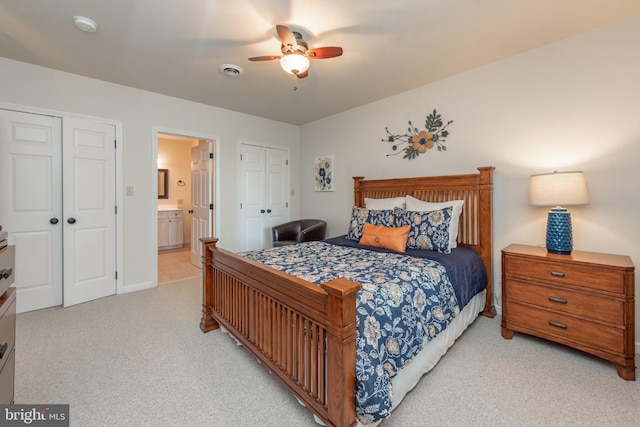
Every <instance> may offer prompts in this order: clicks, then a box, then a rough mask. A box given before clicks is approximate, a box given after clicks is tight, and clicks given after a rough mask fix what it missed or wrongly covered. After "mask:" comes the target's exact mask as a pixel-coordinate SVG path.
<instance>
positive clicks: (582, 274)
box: [504, 258, 624, 294]
mask: <svg viewBox="0 0 640 427" xmlns="http://www.w3.org/2000/svg"><path fill="white" fill-rule="evenodd" d="M504 273H505V274H506V275H509V276H518V277H522V278H527V279H531V280H538V281H544V282H548V283H558V284H563V283H564V284H567V283H569V284H572V285H577V286H583V287H587V288H592V289H601V290H605V291H609V292H615V293H619V294H622V293H623V292H624V280H623V275H622V273H618V272H617V271H614V270H603V269H601V268H594V267H589V266H584V265H576V264H569V263H566V262H565V263H561V262H551V261H540V260H526V259H518V258H513V259H510V260H509V263H508V264H507V265H506V266H505V271H504Z"/></svg>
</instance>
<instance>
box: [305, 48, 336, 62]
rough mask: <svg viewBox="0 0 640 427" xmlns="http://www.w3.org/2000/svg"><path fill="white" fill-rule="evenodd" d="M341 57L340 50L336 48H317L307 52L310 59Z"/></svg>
mask: <svg viewBox="0 0 640 427" xmlns="http://www.w3.org/2000/svg"><path fill="white" fill-rule="evenodd" d="M340 55H342V48H341V47H337V46H327V47H318V48H316V49H310V50H308V51H307V56H308V57H309V58H310V59H325V58H335V57H336V56H340Z"/></svg>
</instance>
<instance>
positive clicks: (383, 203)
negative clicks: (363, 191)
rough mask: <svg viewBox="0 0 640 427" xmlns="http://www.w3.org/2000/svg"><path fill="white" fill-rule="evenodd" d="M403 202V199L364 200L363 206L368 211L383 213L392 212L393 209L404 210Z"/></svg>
mask: <svg viewBox="0 0 640 427" xmlns="http://www.w3.org/2000/svg"><path fill="white" fill-rule="evenodd" d="M404 205H405V201H404V197H391V198H388V199H369V198H367V197H365V198H364V206H365V208H367V209H369V210H375V211H384V210H389V209H391V210H393V208H402V209H404Z"/></svg>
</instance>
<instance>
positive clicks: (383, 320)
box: [242, 242, 460, 424]
mask: <svg viewBox="0 0 640 427" xmlns="http://www.w3.org/2000/svg"><path fill="white" fill-rule="evenodd" d="M242 255H244V256H246V257H248V258H250V259H253V260H255V261H258V262H260V263H262V264H265V265H268V266H270V267H273V268H275V269H278V270H281V271H284V272H286V273H288V274H291V275H293V276H296V277H299V278H301V279H304V280H307V281H309V282H312V283H315V284H318V285H319V284H322V283H325V282H328V281H330V280H333V279H336V278H339V277H342V278H345V279H349V280H353V281H355V282H359V283H361V284H362V289H361V290H360V291H359V293H358V298H357V313H358V315H357V316H356V320H357V339H356V349H357V360H356V383H357V387H356V388H357V390H356V407H357V416H358V420H359V421H360V422H361V423H363V424H369V423H371V422H375V421H377V420H380V419H383V418H386V417H387V416H389V414H390V409H391V393H392V390H391V388H392V387H391V378H393V377H394V376H395V375H396V373H397V372H398V371H399V370H400V369H402V367H403V366H405V365H407V364H408V363H410V362H411V360H412V359H413V357H414V356H415V355H416V354H417V353H418V352H419V351H420V350H421V349H422V348H423V347H424V345H425V344H426V343H427V342H429V341H430V340H431V339H432V338H434V337H435V336H436V335H437V334H438V333H439V332H441V331H443V330H444V329H445V328H446V327H447V325H448V324H449V322H451V320H452V319H453V318H454V317H455V316H456V315H457V314H458V313H459V312H460V308H459V306H458V301H457V299H456V296H455V293H454V290H453V287H452V285H451V282H450V281H449V279H448V277H447V274H446V271H445V269H444V267H443V266H442V265H441V264H439V263H437V262H435V261H431V260H428V259H420V258H412V257H408V256H404V255H400V254H389V253H379V252H374V251H369V250H366V249H359V248H351V247H345V246H337V245H333V244H330V243H325V242H307V243H302V244H298V245H290V246H282V247H277V248H270V249H265V250H261V251H252V252H246V253H243V254H242Z"/></svg>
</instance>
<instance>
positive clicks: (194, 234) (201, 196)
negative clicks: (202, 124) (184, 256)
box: [191, 141, 214, 268]
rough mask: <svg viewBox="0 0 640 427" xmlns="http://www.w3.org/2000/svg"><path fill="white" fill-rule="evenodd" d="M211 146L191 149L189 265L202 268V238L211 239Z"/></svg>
mask: <svg viewBox="0 0 640 427" xmlns="http://www.w3.org/2000/svg"><path fill="white" fill-rule="evenodd" d="M212 154H213V144H212V143H211V141H205V142H204V143H203V144H199V145H198V146H196V147H193V148H191V205H192V208H191V264H193V265H195V266H196V267H198V268H202V243H201V242H200V239H201V238H203V237H213V212H214V210H213V209H212V208H213V205H212V203H213V191H212V189H213V185H212V184H213V179H212V177H213V160H212Z"/></svg>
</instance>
